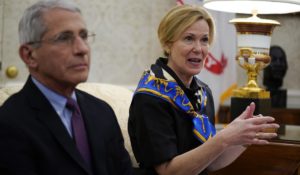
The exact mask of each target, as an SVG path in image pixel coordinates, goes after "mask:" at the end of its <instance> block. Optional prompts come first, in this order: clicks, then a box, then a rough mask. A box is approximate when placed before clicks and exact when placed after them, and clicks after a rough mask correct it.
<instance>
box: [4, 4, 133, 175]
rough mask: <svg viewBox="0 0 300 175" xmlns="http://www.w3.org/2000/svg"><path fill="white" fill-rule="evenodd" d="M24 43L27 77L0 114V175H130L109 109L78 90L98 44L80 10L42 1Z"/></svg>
mask: <svg viewBox="0 0 300 175" xmlns="http://www.w3.org/2000/svg"><path fill="white" fill-rule="evenodd" d="M19 37H20V44H21V45H20V48H19V55H20V57H21V58H22V60H23V62H24V63H25V64H26V66H27V67H28V69H29V72H30V76H29V77H28V80H27V81H26V83H25V85H24V87H23V89H22V90H21V91H20V92H18V93H16V94H15V95H13V96H11V97H10V98H9V99H8V100H7V101H6V102H5V103H4V104H3V106H1V107H0V174H1V175H2V174H14V175H123V174H124V175H125V174H126V175H127V174H131V172H132V170H131V162H130V158H129V155H128V153H127V151H126V150H125V147H124V144H123V142H124V141H123V137H122V134H121V131H120V128H119V125H118V123H117V119H116V116H115V114H114V112H113V110H112V108H111V107H110V106H109V105H108V104H107V103H105V102H104V101H101V100H99V99H97V98H95V97H93V96H91V95H89V94H87V93H85V92H83V91H80V90H77V89H75V87H76V85H77V84H79V83H81V82H84V81H86V80H87V77H88V72H89V66H90V47H89V40H90V39H92V38H93V37H94V34H91V33H89V32H88V30H87V29H86V24H85V22H84V20H83V19H82V16H81V13H80V10H79V9H78V8H77V7H76V6H75V5H74V4H71V3H70V0H68V1H63V0H52V1H41V2H37V3H35V4H34V5H32V6H31V7H29V8H28V9H27V10H26V11H25V13H24V15H23V17H22V19H21V21H20V23H19ZM71 103H72V104H71ZM78 106H79V107H78ZM75 119H76V120H75Z"/></svg>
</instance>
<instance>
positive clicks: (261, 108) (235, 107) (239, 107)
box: [230, 97, 271, 121]
mask: <svg viewBox="0 0 300 175" xmlns="http://www.w3.org/2000/svg"><path fill="white" fill-rule="evenodd" d="M251 102H254V103H255V111H254V115H258V114H262V115H270V114H271V99H268V98H266V99H259V98H240V97H232V98H231V110H230V111H231V115H230V118H231V121H232V120H234V119H235V118H236V117H238V116H239V115H240V114H241V113H242V112H243V111H244V110H245V109H246V107H247V106H248V105H249V104H250V103H251Z"/></svg>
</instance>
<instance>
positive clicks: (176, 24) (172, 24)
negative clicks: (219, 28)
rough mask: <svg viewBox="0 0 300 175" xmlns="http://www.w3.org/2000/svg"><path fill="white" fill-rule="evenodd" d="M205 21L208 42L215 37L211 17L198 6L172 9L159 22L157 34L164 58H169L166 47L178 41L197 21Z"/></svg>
mask: <svg viewBox="0 0 300 175" xmlns="http://www.w3.org/2000/svg"><path fill="white" fill-rule="evenodd" d="M201 19H203V20H205V21H206V22H207V23H208V26H209V41H208V43H209V44H211V43H212V42H213V39H214V36H215V24H214V20H213V18H212V16H211V15H210V14H209V12H208V11H206V10H205V9H204V8H202V7H200V6H191V5H180V6H176V7H174V8H172V9H171V10H170V11H169V12H168V13H167V14H166V15H165V16H164V17H163V19H162V20H161V22H160V24H159V27H158V30H157V33H158V38H159V41H160V44H161V46H162V48H163V49H164V54H165V56H169V51H168V50H167V45H168V44H169V43H173V42H175V41H177V40H178V38H179V36H180V35H181V34H182V33H183V32H184V31H185V30H186V29H187V28H189V27H190V26H191V25H193V24H194V23H195V22H197V21H198V20H201Z"/></svg>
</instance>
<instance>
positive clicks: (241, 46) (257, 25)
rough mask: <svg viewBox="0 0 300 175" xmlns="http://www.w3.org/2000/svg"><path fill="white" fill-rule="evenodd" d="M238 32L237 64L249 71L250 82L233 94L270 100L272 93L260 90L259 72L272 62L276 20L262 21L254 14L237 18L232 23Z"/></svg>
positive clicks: (240, 96)
mask: <svg viewBox="0 0 300 175" xmlns="http://www.w3.org/2000/svg"><path fill="white" fill-rule="evenodd" d="M230 23H233V24H234V25H235V27H236V30H237V34H238V37H237V45H238V53H237V56H236V61H237V63H238V64H239V65H240V66H241V67H242V68H243V69H245V70H246V71H247V75H248V82H247V84H246V85H245V86H243V87H240V88H238V89H236V90H234V92H233V96H234V97H239V98H254V99H255V98H258V99H268V98H270V93H269V92H268V91H266V90H264V89H263V88H260V87H259V85H258V83H257V76H258V75H259V71H260V70H262V69H263V68H265V67H266V66H268V65H269V64H270V62H271V57H270V56H269V48H270V44H271V35H272V32H273V29H274V28H275V26H277V25H280V24H279V22H277V21H274V20H267V19H261V18H258V17H257V16H256V14H254V15H253V16H252V17H250V18H237V19H233V20H231V21H230Z"/></svg>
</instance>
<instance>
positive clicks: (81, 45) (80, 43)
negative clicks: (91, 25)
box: [73, 36, 90, 54]
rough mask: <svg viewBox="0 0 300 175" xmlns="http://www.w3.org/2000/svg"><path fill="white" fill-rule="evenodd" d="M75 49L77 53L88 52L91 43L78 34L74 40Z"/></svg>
mask: <svg viewBox="0 0 300 175" xmlns="http://www.w3.org/2000/svg"><path fill="white" fill-rule="evenodd" d="M73 49H74V51H75V53H76V54H77V53H80V54H87V53H88V52H89V51H90V46H89V43H88V42H87V41H86V40H84V39H82V38H81V37H79V36H77V37H75V38H74V41H73Z"/></svg>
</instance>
